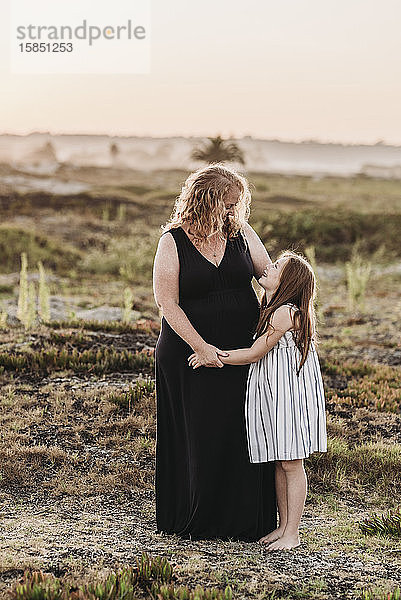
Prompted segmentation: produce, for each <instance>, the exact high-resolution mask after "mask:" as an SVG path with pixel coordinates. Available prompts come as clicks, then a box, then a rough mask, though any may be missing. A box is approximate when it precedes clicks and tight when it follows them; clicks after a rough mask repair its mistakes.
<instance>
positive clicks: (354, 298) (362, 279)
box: [345, 243, 372, 310]
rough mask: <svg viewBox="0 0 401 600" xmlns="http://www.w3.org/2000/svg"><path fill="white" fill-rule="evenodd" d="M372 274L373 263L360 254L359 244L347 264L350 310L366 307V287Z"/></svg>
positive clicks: (353, 249) (354, 248) (355, 246)
mask: <svg viewBox="0 0 401 600" xmlns="http://www.w3.org/2000/svg"><path fill="white" fill-rule="evenodd" d="M371 272H372V263H371V262H370V261H368V260H366V259H364V258H363V257H362V256H361V254H360V253H359V243H356V244H355V245H354V247H353V248H352V253H351V258H350V260H349V261H347V262H346V263H345V273H346V281H347V292H348V306H349V308H350V310H354V309H355V308H359V309H360V310H363V309H364V307H365V295H366V287H367V285H368V281H369V278H370V274H371Z"/></svg>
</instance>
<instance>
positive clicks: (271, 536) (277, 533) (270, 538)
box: [258, 527, 284, 544]
mask: <svg viewBox="0 0 401 600" xmlns="http://www.w3.org/2000/svg"><path fill="white" fill-rule="evenodd" d="M283 533H284V527H277V529H275V530H274V531H271V532H270V533H268V534H267V535H265V536H264V537H262V538H260V540H259V541H258V544H271V543H272V542H275V541H276V540H278V539H279V538H281V536H282V535H283Z"/></svg>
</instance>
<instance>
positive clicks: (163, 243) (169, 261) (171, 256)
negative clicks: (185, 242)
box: [155, 231, 178, 268]
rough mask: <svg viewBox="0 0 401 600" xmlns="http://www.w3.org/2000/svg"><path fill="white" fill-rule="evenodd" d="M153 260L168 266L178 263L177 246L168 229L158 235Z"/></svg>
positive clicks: (174, 265)
mask: <svg viewBox="0 0 401 600" xmlns="http://www.w3.org/2000/svg"><path fill="white" fill-rule="evenodd" d="M155 261H156V262H158V263H162V264H163V266H164V267H166V266H170V268H171V267H173V268H174V267H176V266H177V265H178V252H177V246H176V244H175V240H174V238H173V236H172V234H171V233H170V232H169V231H166V232H165V233H164V234H162V235H161V236H160V239H159V243H158V245H157V251H156V257H155Z"/></svg>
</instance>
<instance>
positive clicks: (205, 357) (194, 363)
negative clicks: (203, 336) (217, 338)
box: [188, 344, 228, 369]
mask: <svg viewBox="0 0 401 600" xmlns="http://www.w3.org/2000/svg"><path fill="white" fill-rule="evenodd" d="M219 355H221V356H228V353H227V352H224V350H220V349H219V348H216V346H212V344H205V345H204V346H202V347H201V348H200V349H199V350H197V351H196V352H194V353H193V354H191V356H189V357H188V364H189V366H190V367H192V368H193V369H197V368H198V367H219V368H221V367H224V364H223V363H222V362H221V360H220V359H219Z"/></svg>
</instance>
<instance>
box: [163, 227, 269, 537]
mask: <svg viewBox="0 0 401 600" xmlns="http://www.w3.org/2000/svg"><path fill="white" fill-rule="evenodd" d="M163 235H172V236H173V238H174V240H175V243H176V247H177V251H178V258H179V263H180V273H179V305H180V306H181V308H182V309H183V310H184V312H185V314H186V315H187V317H188V318H189V320H190V322H191V324H192V325H193V326H194V328H195V329H196V330H197V331H198V333H199V334H200V335H201V336H202V337H203V339H204V340H205V341H206V342H207V343H210V344H213V345H215V346H217V347H218V348H220V349H223V350H224V349H227V350H229V349H234V348H241V347H249V346H251V345H252V342H253V340H252V336H253V333H254V330H255V326H256V323H257V320H258V314H259V305H258V300H257V297H256V294H255V292H254V290H253V288H252V285H251V280H252V276H253V264H252V260H251V256H250V253H249V249H248V248H247V246H246V243H245V240H244V238H243V236H242V234H241V233H239V234H238V235H237V236H235V237H232V238H231V239H229V240H228V241H227V245H226V249H225V254H224V257H223V259H222V261H221V263H220V265H219V266H218V267H216V266H215V265H214V264H213V263H212V262H211V261H209V260H207V259H206V258H205V257H204V256H203V255H202V254H201V253H200V252H199V251H198V249H197V248H196V247H195V246H194V244H193V243H192V242H191V240H190V239H189V237H188V236H187V234H186V233H185V231H184V230H183V229H182V228H181V227H177V228H174V229H170V231H168V232H165V233H164V234H163ZM192 353H193V350H192V349H191V347H190V346H189V345H188V344H187V343H186V342H185V341H184V340H183V339H182V338H181V337H180V336H178V335H177V334H176V333H175V331H174V330H173V329H172V328H171V327H170V326H169V324H168V323H167V321H166V319H165V318H164V317H163V318H162V325H161V332H160V336H159V338H158V341H157V344H156V349H155V376H156V398H157V446H156V519H157V529H158V531H159V532H165V533H170V534H171V533H175V534H177V535H179V536H181V537H184V538H190V539H194V540H195V539H213V538H221V539H226V540H227V539H233V540H244V541H255V540H257V539H259V538H260V537H262V536H263V535H266V534H267V533H269V532H270V531H272V530H273V529H275V527H276V497H275V485H274V463H262V464H251V463H250V461H249V457H248V449H247V442H246V429H245V414H244V404H245V392H246V380H247V375H248V370H249V365H241V366H233V365H225V366H224V367H222V368H213V367H199V368H198V369H195V370H194V369H192V367H190V366H189V365H188V362H187V359H188V357H189V355H190V354H192Z"/></svg>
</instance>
